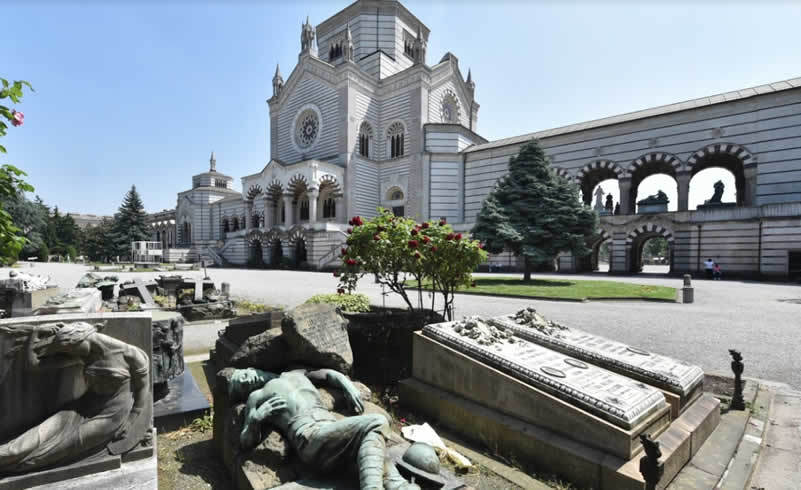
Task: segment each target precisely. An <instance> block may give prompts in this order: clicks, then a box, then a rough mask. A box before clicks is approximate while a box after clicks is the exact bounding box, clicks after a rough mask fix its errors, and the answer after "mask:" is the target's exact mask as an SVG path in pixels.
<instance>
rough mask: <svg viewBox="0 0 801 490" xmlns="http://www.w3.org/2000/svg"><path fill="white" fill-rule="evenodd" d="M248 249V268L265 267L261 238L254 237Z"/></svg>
mask: <svg viewBox="0 0 801 490" xmlns="http://www.w3.org/2000/svg"><path fill="white" fill-rule="evenodd" d="M248 243H249V247H248V266H250V267H259V268H261V267H264V250H263V247H262V244H261V238H260V237H252V238H251V239H250V241H249V242H248Z"/></svg>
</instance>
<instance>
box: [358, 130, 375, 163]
mask: <svg viewBox="0 0 801 490" xmlns="http://www.w3.org/2000/svg"><path fill="white" fill-rule="evenodd" d="M372 139H373V128H371V127H370V125H369V124H367V122H363V123H362V125H361V126H360V127H359V155H361V156H363V157H365V158H370V144H371V143H372Z"/></svg>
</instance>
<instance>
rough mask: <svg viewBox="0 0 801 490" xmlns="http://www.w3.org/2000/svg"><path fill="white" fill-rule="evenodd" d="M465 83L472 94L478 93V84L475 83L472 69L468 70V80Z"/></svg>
mask: <svg viewBox="0 0 801 490" xmlns="http://www.w3.org/2000/svg"><path fill="white" fill-rule="evenodd" d="M464 83H465V85H467V88H468V89H470V92H475V91H476V82H474V81H473V73H472V70H470V68H468V69H467V80H466V81H465V82H464Z"/></svg>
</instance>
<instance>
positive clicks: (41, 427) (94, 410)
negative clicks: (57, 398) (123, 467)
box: [0, 322, 151, 474]
mask: <svg viewBox="0 0 801 490" xmlns="http://www.w3.org/2000/svg"><path fill="white" fill-rule="evenodd" d="M102 327H103V325H102V324H98V325H90V324H88V323H85V322H74V323H47V324H42V325H36V326H30V325H14V326H5V327H0V340H2V341H3V345H4V346H10V347H7V348H6V349H5V352H4V356H3V359H0V363H3V365H2V366H0V367H2V368H3V370H0V381H2V379H3V376H4V375H6V374H8V373H7V370H8V365H9V364H10V362H13V359H14V358H16V357H17V355H18V353H22V355H23V357H24V358H25V366H26V368H27V369H28V370H32V371H41V370H46V369H52V370H60V371H61V370H67V369H69V368H75V367H79V368H80V370H79V371H78V372H80V373H81V374H82V378H83V379H80V380H79V379H76V380H74V382H75V384H79V383H83V384H84V385H85V387H86V391H85V393H84V394H83V395H82V396H80V397H79V398H77V399H75V400H74V401H72V402H70V403H67V405H65V406H63V407H61V408H60V409H59V410H58V411H56V412H55V413H53V414H52V415H50V416H49V417H47V418H46V419H45V420H43V421H41V422H40V423H39V424H38V425H36V426H34V427H30V428H28V430H26V431H24V432H22V433H21V434H20V435H18V436H16V437H14V438H12V439H11V440H10V441H7V442H6V443H4V444H2V445H0V474H21V473H27V472H30V471H35V470H39V469H43V468H47V467H51V466H56V465H62V464H69V463H72V462H74V461H78V460H80V459H83V458H85V457H89V456H92V455H94V454H96V453H98V452H100V451H103V450H104V449H107V450H108V452H110V453H111V454H115V455H117V454H124V453H126V452H128V451H130V450H132V449H133V448H134V447H136V446H137V445H139V444H140V443H141V442H142V441H143V440H146V438H147V436H148V431H149V429H150V426H151V421H150V411H149V410H148V407H147V404H148V403H151V401H150V386H149V379H148V374H149V362H150V361H149V359H148V357H147V354H145V352H144V351H143V350H141V349H139V348H138V347H135V346H133V345H130V344H126V343H125V342H122V341H120V340H117V339H115V338H113V337H109V336H107V335H104V334H102V333H100V329H102ZM2 337H5V338H2Z"/></svg>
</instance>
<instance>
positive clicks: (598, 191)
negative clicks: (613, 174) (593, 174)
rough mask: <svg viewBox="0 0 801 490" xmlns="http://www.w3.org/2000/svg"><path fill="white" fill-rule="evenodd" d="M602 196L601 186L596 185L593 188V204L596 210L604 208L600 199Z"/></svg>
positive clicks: (599, 210)
mask: <svg viewBox="0 0 801 490" xmlns="http://www.w3.org/2000/svg"><path fill="white" fill-rule="evenodd" d="M603 198H604V190H603V188H602V187H598V188H597V189H596V190H595V206H594V209H595V210H596V211H598V212H601V211H603V210H604V203H603V201H602V199H603Z"/></svg>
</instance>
